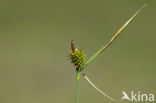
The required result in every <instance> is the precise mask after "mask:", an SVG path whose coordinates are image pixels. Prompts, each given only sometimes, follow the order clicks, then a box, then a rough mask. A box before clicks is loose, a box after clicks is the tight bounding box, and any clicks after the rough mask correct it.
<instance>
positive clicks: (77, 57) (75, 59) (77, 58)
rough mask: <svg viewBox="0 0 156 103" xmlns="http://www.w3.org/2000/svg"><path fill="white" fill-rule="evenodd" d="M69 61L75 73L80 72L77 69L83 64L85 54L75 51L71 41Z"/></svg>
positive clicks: (78, 50) (79, 50)
mask: <svg viewBox="0 0 156 103" xmlns="http://www.w3.org/2000/svg"><path fill="white" fill-rule="evenodd" d="M70 59H71V62H72V63H73V64H74V66H75V68H76V71H80V70H79V68H80V67H82V66H83V65H84V64H85V54H84V52H83V51H82V50H81V49H75V47H74V41H73V40H72V41H71V51H70Z"/></svg>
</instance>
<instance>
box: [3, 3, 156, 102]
mask: <svg viewBox="0 0 156 103" xmlns="http://www.w3.org/2000/svg"><path fill="white" fill-rule="evenodd" d="M146 2H149V5H148V7H146V8H145V9H143V11H142V12H141V13H140V14H139V15H138V16H137V17H136V18H135V19H134V20H133V21H132V23H130V25H128V27H127V28H126V29H125V30H124V31H123V32H122V33H121V35H120V36H119V37H118V38H117V39H116V40H115V41H114V43H113V44H112V45H111V46H110V47H109V48H107V49H106V51H104V52H103V53H102V54H100V56H98V57H97V58H96V59H95V60H94V61H93V62H92V63H91V64H89V66H88V67H87V68H86V69H85V70H84V73H86V74H87V75H88V77H89V78H90V79H91V80H92V81H93V82H94V83H95V84H96V85H97V86H98V87H99V88H100V89H101V90H103V91H105V92H106V93H107V94H108V95H110V96H111V97H113V98H115V99H117V100H119V101H120V98H121V96H122V91H123V90H125V91H127V92H128V93H129V92H130V91H132V90H133V91H135V92H137V91H140V92H141V93H147V94H148V93H153V94H156V81H155V78H156V75H155V74H156V46H155V45H156V40H155V38H156V29H155V27H156V22H155V21H156V13H155V10H156V6H155V4H156V1H154V0H153V1H150V0H148V1H147V0H96V1H95V0H78V1H77V0H36V1H35V0H1V1H0V49H1V50H0V103H75V95H76V79H75V77H76V72H75V69H74V67H73V65H72V64H71V63H70V60H68V54H69V51H70V41H71V40H72V39H73V40H74V41H75V45H76V47H78V48H82V49H83V50H84V51H85V53H86V55H87V58H89V57H90V56H91V55H92V54H94V53H95V52H96V51H97V50H98V49H99V48H101V47H102V46H103V45H104V44H105V43H106V42H107V41H108V40H109V39H110V38H111V37H112V36H113V34H114V33H115V32H116V30H117V29H118V28H119V27H120V26H121V25H122V24H123V23H124V22H125V21H126V20H128V19H129V18H130V17H131V16H132V14H133V13H135V12H136V10H137V9H138V8H140V7H141V6H142V5H143V4H144V3H146ZM95 102H96V103H108V102H111V101H110V100H109V99H107V98H106V97H104V96H102V95H101V94H99V93H98V92H97V91H96V90H95V89H94V88H92V87H91V86H90V85H89V84H88V82H87V81H86V80H84V79H83V78H81V81H80V103H95ZM127 103H129V102H127Z"/></svg>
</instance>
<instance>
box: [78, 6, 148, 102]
mask: <svg viewBox="0 0 156 103" xmlns="http://www.w3.org/2000/svg"><path fill="white" fill-rule="evenodd" d="M146 6H147V4H144V5H143V6H142V7H141V8H139V9H138V10H137V11H136V12H135V13H134V14H133V15H132V17H131V18H130V19H128V20H127V21H126V22H125V23H124V24H123V25H122V26H121V27H120V28H119V29H118V31H117V32H116V33H115V34H114V35H113V37H112V38H111V39H110V40H109V41H108V42H107V43H106V44H105V45H104V46H103V47H102V48H101V49H99V50H98V51H97V52H96V53H95V54H94V55H93V56H91V57H90V58H89V59H88V61H87V62H86V63H85V64H84V65H82V66H80V67H79V68H78V69H77V70H78V71H77V89H76V103H79V82H80V73H82V76H83V77H84V78H85V79H86V80H87V81H88V82H89V83H90V84H91V85H92V86H93V87H94V88H95V89H96V90H97V91H99V92H100V93H101V94H103V95H104V96H106V97H107V98H109V99H110V100H112V101H115V99H113V98H112V97H110V96H108V95H107V94H105V93H104V92H103V91H101V90H100V89H99V88H97V87H96V86H95V85H94V84H93V83H92V82H91V81H90V80H89V78H88V77H87V76H86V75H85V74H84V73H83V72H82V70H83V69H85V68H86V67H87V66H88V64H89V63H90V62H91V61H93V60H94V59H95V58H96V57H97V56H98V55H99V54H101V53H102V52H103V51H104V50H105V49H106V48H107V47H109V46H110V45H111V44H112V42H113V41H114V39H116V37H117V36H118V35H119V34H120V33H121V32H122V31H123V30H124V29H125V27H126V26H127V25H128V24H129V23H130V22H131V21H132V20H133V19H134V18H135V17H136V16H137V14H138V13H139V12H140V11H141V10H142V9H143V8H145V7H146Z"/></svg>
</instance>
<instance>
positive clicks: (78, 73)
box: [76, 72, 80, 103]
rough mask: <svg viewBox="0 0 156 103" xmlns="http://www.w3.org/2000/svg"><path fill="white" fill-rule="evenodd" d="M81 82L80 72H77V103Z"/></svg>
mask: <svg viewBox="0 0 156 103" xmlns="http://www.w3.org/2000/svg"><path fill="white" fill-rule="evenodd" d="M79 82H80V72H77V88H76V103H79Z"/></svg>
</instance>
